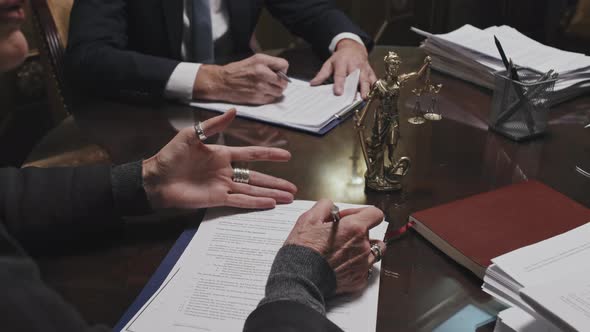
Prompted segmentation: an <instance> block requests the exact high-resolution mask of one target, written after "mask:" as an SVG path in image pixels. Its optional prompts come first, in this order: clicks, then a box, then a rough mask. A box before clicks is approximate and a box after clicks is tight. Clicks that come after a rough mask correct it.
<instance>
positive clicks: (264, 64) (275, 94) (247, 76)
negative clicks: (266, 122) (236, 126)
mask: <svg viewBox="0 0 590 332" xmlns="http://www.w3.org/2000/svg"><path fill="white" fill-rule="evenodd" d="M288 69H289V63H288V62H287V60H285V59H281V58H277V57H272V56H270V55H265V54H256V55H253V56H251V57H249V58H248V59H245V60H242V61H237V62H232V63H229V64H227V65H225V66H216V65H202V66H201V68H200V69H199V73H198V74H197V77H196V78H195V83H194V85H193V98H194V99H204V100H220V101H225V102H231V103H236V104H252V105H263V104H268V103H271V102H273V101H275V100H276V99H277V98H280V97H281V96H282V95H283V91H284V90H285V88H287V82H286V81H285V80H283V79H281V78H280V77H279V76H278V75H277V74H276V72H277V71H281V72H283V73H287V70H288Z"/></svg>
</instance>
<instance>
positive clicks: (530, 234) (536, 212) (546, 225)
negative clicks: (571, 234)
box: [410, 181, 590, 279]
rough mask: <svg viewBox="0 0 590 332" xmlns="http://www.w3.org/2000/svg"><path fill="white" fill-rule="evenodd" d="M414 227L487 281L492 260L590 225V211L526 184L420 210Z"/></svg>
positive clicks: (532, 183)
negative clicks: (486, 277) (588, 223)
mask: <svg viewBox="0 0 590 332" xmlns="http://www.w3.org/2000/svg"><path fill="white" fill-rule="evenodd" d="M410 220H411V221H413V222H414V223H415V224H414V226H413V227H414V229H415V230H416V231H417V232H418V233H420V234H421V235H422V236H423V237H425V238H426V239H427V240H428V241H430V242H431V243H432V244H433V245H434V246H436V247H437V248H438V249H440V250H442V251H443V252H444V253H445V254H447V255H448V256H449V257H451V258H452V259H454V260H455V261H457V262H458V263H459V264H461V265H463V266H465V267H466V268H467V269H469V270H471V271H472V272H473V273H475V275H477V276H478V277H479V278H480V279H483V276H484V274H485V270H486V268H487V267H488V266H489V265H490V264H491V263H492V262H491V260H492V258H494V257H497V256H500V255H502V254H505V253H507V252H510V251H512V250H515V249H518V248H521V247H524V246H527V245H530V244H533V243H536V242H539V241H542V240H545V239H548V238H550V237H553V236H555V235H558V234H561V233H563V232H566V231H569V230H571V229H573V228H576V227H578V226H581V225H583V224H585V223H587V222H590V209H588V208H587V207H585V206H583V205H581V204H579V203H577V202H574V201H573V200H571V199H570V198H568V197H566V196H565V195H563V194H561V193H559V192H557V191H555V190H554V189H551V188H550V187H548V186H546V185H544V184H543V183H540V182H538V181H527V182H522V183H518V184H513V185H510V186H506V187H502V188H500V189H497V190H494V191H490V192H486V193H482V194H478V195H475V196H471V197H468V198H465V199H461V200H458V201H454V202H451V203H447V204H443V205H439V206H436V207H433V208H430V209H427V210H422V211H419V212H416V213H414V214H412V215H411V216H410Z"/></svg>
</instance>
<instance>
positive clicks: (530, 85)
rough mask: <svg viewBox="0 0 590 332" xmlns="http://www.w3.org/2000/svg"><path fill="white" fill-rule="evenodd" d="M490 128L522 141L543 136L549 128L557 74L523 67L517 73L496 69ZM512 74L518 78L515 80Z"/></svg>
mask: <svg viewBox="0 0 590 332" xmlns="http://www.w3.org/2000/svg"><path fill="white" fill-rule="evenodd" d="M494 76H495V84H494V97H493V99H492V112H491V115H490V127H489V128H490V129H491V130H493V131H495V132H498V133H499V134H502V135H504V136H506V137H508V138H510V139H513V140H516V141H520V140H524V139H527V138H531V137H535V136H538V135H542V134H543V133H544V132H545V130H546V128H547V118H548V115H549V105H550V101H551V100H550V99H551V93H552V92H553V87H554V86H555V81H556V80H557V74H555V73H553V71H552V70H551V71H549V72H547V73H545V74H539V73H537V72H534V71H532V70H529V69H526V68H519V69H518V74H517V75H514V74H513V75H510V74H507V72H506V71H501V72H496V73H494ZM511 77H518V78H519V80H513V79H511Z"/></svg>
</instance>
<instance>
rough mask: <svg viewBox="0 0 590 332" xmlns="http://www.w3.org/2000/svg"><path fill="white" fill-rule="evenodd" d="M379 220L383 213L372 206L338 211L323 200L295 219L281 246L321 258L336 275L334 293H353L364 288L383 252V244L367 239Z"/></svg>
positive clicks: (329, 202) (381, 218)
mask: <svg viewBox="0 0 590 332" xmlns="http://www.w3.org/2000/svg"><path fill="white" fill-rule="evenodd" d="M336 220H337V221H336ZM382 221H383V212H381V210H379V209H377V208H375V207H366V208H356V209H346V210H342V211H339V210H336V209H335V208H334V203H332V201H330V200H327V199H323V200H320V201H318V202H317V203H316V204H315V205H314V206H313V207H312V208H311V209H310V210H309V211H307V212H305V213H304V214H302V215H301V216H300V217H299V219H298V220H297V223H296V224H295V227H293V230H292V231H291V233H290V234H289V237H288V238H287V240H286V241H285V245H298V246H304V247H307V248H311V249H313V250H314V251H316V252H318V253H319V254H320V255H322V257H323V258H324V259H325V260H326V261H327V262H328V264H329V265H330V267H331V268H332V269H333V271H334V273H335V274H336V294H342V293H350V292H356V291H359V290H361V289H362V288H364V287H365V286H366V285H367V280H368V278H369V277H370V274H371V272H369V271H370V270H371V267H372V266H373V264H375V263H376V262H378V261H379V260H380V259H381V257H382V255H383V254H384V253H385V249H386V248H385V243H384V242H383V241H380V240H375V239H370V238H369V230H370V229H371V228H373V227H375V226H377V225H379V224H380V223H381V222H382Z"/></svg>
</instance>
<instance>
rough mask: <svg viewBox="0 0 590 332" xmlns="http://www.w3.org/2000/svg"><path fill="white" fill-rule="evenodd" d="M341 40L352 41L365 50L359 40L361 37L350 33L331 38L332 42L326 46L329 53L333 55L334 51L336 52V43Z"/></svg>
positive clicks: (364, 46) (361, 41)
mask: <svg viewBox="0 0 590 332" xmlns="http://www.w3.org/2000/svg"><path fill="white" fill-rule="evenodd" d="M343 40H348V41H353V42H356V43H357V44H358V45H359V46H362V47H363V48H364V49H365V50H366V49H367V47H366V45H365V43H364V42H363V40H362V39H361V37H359V36H358V35H356V34H354V33H351V32H342V33H339V34H337V35H336V36H334V38H332V41H331V42H330V45H329V46H328V50H329V51H330V53H334V51H336V48H337V47H336V46H337V45H338V43H340V42H341V41H343Z"/></svg>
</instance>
